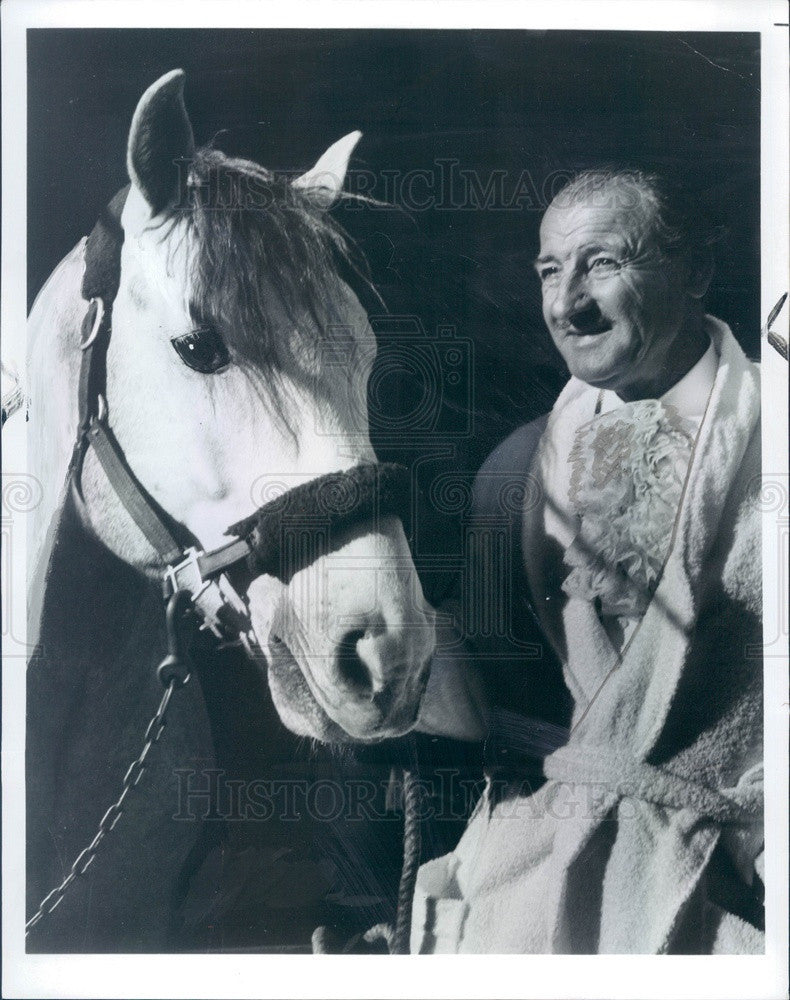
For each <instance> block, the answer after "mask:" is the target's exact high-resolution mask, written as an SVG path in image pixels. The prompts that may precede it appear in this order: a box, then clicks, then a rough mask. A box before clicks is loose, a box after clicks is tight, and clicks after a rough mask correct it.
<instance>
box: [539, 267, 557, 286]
mask: <svg viewBox="0 0 790 1000" xmlns="http://www.w3.org/2000/svg"><path fill="white" fill-rule="evenodd" d="M559 271H560V269H559V268H558V267H557V266H556V265H555V264H545V265H544V266H543V267H541V268H539V269H538V277H539V278H540V280H541V281H543V282H547V281H549V282H550V281H551V280H552V279H553V278H555V277H556V276H557V275H558V274H559Z"/></svg>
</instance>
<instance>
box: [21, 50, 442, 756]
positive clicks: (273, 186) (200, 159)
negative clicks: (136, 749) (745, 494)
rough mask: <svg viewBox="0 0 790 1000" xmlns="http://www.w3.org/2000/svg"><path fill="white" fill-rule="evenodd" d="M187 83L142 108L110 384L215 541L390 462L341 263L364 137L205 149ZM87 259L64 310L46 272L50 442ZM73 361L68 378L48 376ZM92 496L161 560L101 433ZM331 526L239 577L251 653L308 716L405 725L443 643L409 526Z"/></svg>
mask: <svg viewBox="0 0 790 1000" xmlns="http://www.w3.org/2000/svg"><path fill="white" fill-rule="evenodd" d="M183 84H184V74H183V72H181V71H180V70H176V71H173V72H171V73H168V74H167V75H166V76H164V77H162V78H161V79H160V80H158V81H157V82H156V83H154V84H153V85H152V86H151V87H150V88H149V89H148V90H147V91H146V92H145V94H144V95H143V96H142V98H141V100H140V102H139V104H138V107H137V109H136V111H135V114H134V117H133V120H132V125H131V129H130V133H129V140H128V153H127V168H128V174H129V181H130V186H129V189H128V193H127V194H126V197H125V202H124V204H123V210H122V213H121V215H120V225H121V227H122V231H123V233H122V243H121V245H120V268H119V272H118V274H119V282H118V288H117V293H116V295H115V298H114V302H113V306H112V320H111V337H110V338H109V341H108V345H107V351H106V376H105V382H104V384H105V386H106V391H105V394H104V395H105V397H106V410H107V413H106V419H107V421H108V423H109V425H110V426H111V428H112V433H113V435H114V437H115V439H116V440H117V442H118V445H119V447H120V449H121V451H122V454H123V457H124V460H125V463H126V464H127V466H128V467H129V469H130V470H131V471H132V472H133V474H134V476H135V477H136V479H137V481H138V482H139V483H140V484H141V485H142V487H143V488H144V490H145V491H146V493H147V494H148V495H149V496H150V497H151V498H152V499H153V501H154V502H155V504H156V506H157V507H158V508H159V509H160V511H161V512H162V517H163V518H165V520H166V521H167V523H170V524H172V525H173V526H174V531H177V532H180V534H181V536H182V537H186V538H188V539H189V541H190V543H191V544H193V545H194V546H195V547H196V548H198V549H201V550H204V551H209V550H212V549H215V548H217V547H218V546H221V545H223V544H224V543H226V542H227V541H228V538H227V534H226V532H227V529H228V526H229V525H234V524H236V523H238V522H244V521H245V519H246V520H249V519H250V515H251V514H253V513H254V512H255V510H256V508H258V507H259V506H261V504H262V502H263V501H267V500H271V499H273V498H276V497H277V496H279V495H280V494H283V493H284V492H285V491H290V490H292V489H293V488H294V487H299V486H302V485H303V484H307V483H311V482H313V481H319V482H320V481H321V477H324V476H326V475H327V474H329V473H334V472H339V471H343V470H350V469H353V468H355V467H358V466H360V465H361V464H367V463H375V461H376V459H375V455H374V453H373V449H372V446H371V443H370V438H369V432H368V424H367V409H366V387H367V381H368V377H369V374H370V371H371V366H372V364H373V362H374V359H375V354H376V345H375V339H374V336H373V333H372V331H371V329H370V326H369V323H368V318H367V315H366V313H365V311H364V309H363V308H362V306H361V304H360V302H359V300H358V298H357V297H356V295H355V294H354V292H353V291H352V290H351V288H350V287H349V285H348V284H347V283H346V282H345V281H344V280H343V279H342V277H341V270H342V266H343V264H344V263H348V262H349V252H350V251H349V247H348V243H347V240H346V238H345V237H344V234H343V232H342V230H341V229H340V228H339V227H338V226H337V225H336V224H335V223H334V222H333V220H332V219H331V218H330V216H329V214H328V211H327V209H328V208H329V207H330V206H331V204H332V203H333V202H334V201H335V200H336V199H337V198H339V197H341V191H342V185H343V181H344V177H345V173H346V169H347V164H348V160H349V157H350V155H351V153H352V151H353V148H354V145H355V144H356V141H357V139H358V138H359V133H353V134H352V135H350V136H347V137H346V138H345V139H341V140H340V141H339V142H338V143H335V145H334V146H332V147H331V148H330V149H329V150H328V151H327V153H326V154H325V155H324V156H323V157H321V159H320V160H319V161H318V163H317V164H316V166H315V167H314V168H313V169H312V170H311V171H309V172H308V173H307V174H304V175H302V176H300V177H298V178H297V179H295V180H293V179H289V178H287V177H280V176H278V175H275V174H273V173H272V172H270V171H268V170H265V169H264V168H263V167H261V166H259V165H258V164H255V163H252V162H250V161H247V160H240V159H234V158H230V157H227V156H225V155H224V154H222V153H220V152H218V151H216V150H214V149H212V148H196V147H195V144H194V140H193V132H192V126H191V124H190V121H189V118H188V116H187V112H186V109H185V106H184V101H183ZM83 266H84V264H83V261H82V251H80V252H78V253H77V252H75V253H73V254H72V255H71V258H67V261H66V262H65V263H64V264H63V265H61V268H65V270H63V271H62V273H61V279H60V285H61V286H62V285H63V284H64V283H70V285H71V289H70V295H71V304H70V305H69V306H68V307H66V306H64V304H63V302H62V301H61V302H60V304H59V305H58V306H57V307H54V306H53V304H52V302H51V299H52V296H53V295H54V294H56V293H57V291H58V289H57V287H53V288H51V289H50V290H49V292H47V290H46V289H45V291H44V292H42V294H41V296H40V301H39V302H38V303H37V305H36V307H34V310H33V314H32V317H31V319H32V323H33V328H34V332H35V333H37V337H36V343H35V344H34V347H33V366H34V367H36V366H38V368H39V369H40V372H39V376H38V384H39V390H40V392H41V394H42V395H45V396H47V398H46V399H43V400H41V405H42V409H43V410H44V411H47V408H49V412H50V417H49V422H48V426H49V432H50V442H49V444H48V445H45V444H44V443H43V442H42V447H41V453H42V455H44V456H46V454H47V450H48V449H49V450H50V451H51V449H52V447H53V445H52V443H51V441H52V440H54V439H57V440H61V439H64V440H65V439H68V438H69V437H71V438H72V439H73V434H74V431H75V429H76V423H77V419H76V413H75V398H76V386H75V381H76V371H77V365H78V356H79V350H78V344H77V343H76V339H77V336H78V331H79V323H80V322H81V321H82V314H83V313H84V311H85V303H84V302H83V301H80V300H79V299H78V298H77V297H76V296H75V294H74V289H73V284H74V276H75V271H77V270H78V269H79V268H81V267H83ZM57 284H58V282H56V285H57ZM61 290H62V289H61ZM53 308H55V311H56V313H57V319H58V322H57V323H54V324H53V323H52V315H53ZM53 326H54V328H55V329H53ZM48 329H49V330H50V332H51V335H50V336H49V338H48V337H47V330H48ZM53 337H58V338H59V342H58V343H57V344H53V341H52V338H53ZM59 362H60V363H61V364H62V366H63V367H64V368H65V370H66V371H67V372H68V373H69V375H70V378H69V389H68V392H67V393H66V394H61V393H59V392H58V391H57V390H54V389H51V388H50V387H51V385H52V379H53V378H55V377H56V374H57V373H56V372H55V371H54V369H53V365H57V364H58V363H59ZM61 378H62V370H61ZM45 383H46V384H45ZM58 401H60V402H58ZM33 407H34V409H35V399H34V400H33ZM44 425H45V429H44V431H43V433H44V434H47V430H46V427H47V421H46V420H45V421H44ZM340 482H343V481H342V480H340ZM352 485H353V483H352ZM80 493H81V497H82V499H83V506H82V516H83V518H84V520H85V522H86V524H87V525H88V526H89V528H90V530H91V531H93V532H94V533H95V535H96V536H97V537H98V538H99V539H100V540H101V542H102V543H103V544H104V545H106V546H107V547H108V548H109V549H110V550H111V551H112V552H113V553H115V554H116V555H117V556H119V557H120V558H121V559H122V560H124V561H125V562H127V563H129V564H131V565H132V566H134V567H135V568H137V569H138V570H139V571H140V572H142V573H144V574H146V575H148V576H149V577H152V578H155V577H161V575H162V571H163V566H162V560H161V558H160V556H159V554H158V553H157V552H156V551H155V549H154V548H153V547H152V546H151V545H150V543H149V542H148V541H147V539H146V537H145V535H144V534H143V533H142V532H141V531H140V529H139V527H138V525H137V524H136V523H135V521H134V520H133V519H132V518H131V517H130V516H129V513H128V512H127V510H126V508H125V507H124V506H123V505H122V504H121V503H120V502H119V497H118V494H117V490H116V489H115V488H114V486H113V484H112V482H111V481H110V479H109V478H108V475H107V473H106V470H105V468H104V467H103V466H102V464H101V462H100V461H98V460H97V458H96V455H95V454H94V452H93V451H91V450H88V451H87V452H86V453H85V455H84V460H83V462H82V467H81V473H80ZM341 500H342V498H341ZM313 513H315V511H314V512H313ZM308 534H309V539H311V541H309V542H305V544H310V545H312V544H314V539H315V532H312V533H308ZM324 541H325V544H324V545H323V546H321V545H318V547H317V549H316V550H315V551H314V552H311V554H310V555H309V557H308V558H305V557H304V556H303V555H302V556H299V557H297V558H295V559H293V560H292V562H291V565H290V568H287V567H286V569H285V571H283V572H263V573H260V574H258V575H251V578H248V579H246V580H245V582H244V586H243V588H242V590H241V594H242V597H243V600H244V603H245V604H246V606H247V612H248V615H249V621H250V623H251V629H252V633H253V634H254V642H253V645H252V655H253V656H254V657H255V658H256V660H257V661H258V662H259V663H260V665H261V669H262V670H263V669H265V670H266V671H267V672H268V683H269V687H270V690H271V694H272V698H273V701H274V703H275V705H276V707H277V710H278V712H279V714H280V716H281V718H282V720H283V722H284V723H285V725H286V726H288V727H289V728H290V729H291V730H293V731H294V732H296V733H298V734H303V735H307V736H311V737H315V738H317V739H320V740H325V741H332V742H334V741H342V740H348V739H349V738H351V739H356V740H375V739H380V738H384V737H391V736H396V735H400V734H402V733H404V732H406V731H407V730H408V729H409V728H410V727H411V726H412V725H413V723H414V721H415V718H416V716H417V713H418V710H419V704H420V699H421V696H422V693H423V690H424V686H425V683H426V678H427V672H428V664H429V660H430V658H431V655H432V652H433V649H434V642H435V639H434V625H433V614H432V611H431V609H430V608H429V607H428V606H427V604H426V602H425V600H424V597H423V594H422V589H421V586H420V582H419V579H418V577H417V574H416V571H415V568H414V565H413V563H412V560H411V555H410V551H409V548H408V544H407V541H406V536H405V533H404V528H403V525H402V522H401V520H400V519H399V518H398V517H397V516H396V515H395V514H394V513H392V512H384V513H383V514H382V515H381V516H377V515H374V514H371V516H370V517H367V518H366V519H365V520H364V521H360V522H358V523H354V524H352V525H345V526H344V528H343V530H342V531H335V532H334V533H333V534H332V537H331V538H328V539H325V540H324Z"/></svg>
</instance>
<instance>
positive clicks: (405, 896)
mask: <svg viewBox="0 0 790 1000" xmlns="http://www.w3.org/2000/svg"><path fill="white" fill-rule="evenodd" d="M408 753H409V767H408V768H404V770H403V867H402V868H401V874H400V882H399V883H398V901H397V909H396V911H395V922H394V924H392V923H386V922H385V923H381V924H375V926H373V927H371V928H370V930H367V931H365V933H364V934H362V935H356V936H354V937H353V938H352V939H351V940H350V941H349V942H348V943H347V944H346V946H345V947H344V948H343V949H341V951H342V952H348V951H350V949H351V948H352V947H353V945H355V944H356V943H357V942H358V941H359V939H360V936H361V938H362V940H364V941H365V942H367V943H368V944H374V943H375V942H376V941H384V942H385V943H386V945H387V949H388V951H389V953H390V955H408V954H410V950H409V941H410V937H411V915H412V906H413V903H414V887H415V883H416V881H417V872H418V871H419V868H420V856H421V853H422V822H421V809H420V806H421V803H422V794H423V789H422V785H421V784H420V778H419V772H418V769H417V751H416V746H415V742H414V738H413V737H410V738H409V740H408ZM328 936H329V935H328V932H327V928H326V927H317V928H316V929H315V931H313V939H312V946H313V954H314V955H324V954H329V953H330V952H333V951H336V950H337V949H335V948H331V947H330V945H329V943H328Z"/></svg>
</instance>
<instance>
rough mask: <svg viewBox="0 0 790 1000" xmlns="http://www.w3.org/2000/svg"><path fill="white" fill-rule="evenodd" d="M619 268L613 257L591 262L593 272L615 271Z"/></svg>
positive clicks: (595, 259)
mask: <svg viewBox="0 0 790 1000" xmlns="http://www.w3.org/2000/svg"><path fill="white" fill-rule="evenodd" d="M619 266H620V265H619V263H618V262H617V261H616V260H615V259H614V258H613V257H595V258H593V260H591V261H590V265H589V269H590V270H591V271H614V270H616V269H617V268H618V267H619Z"/></svg>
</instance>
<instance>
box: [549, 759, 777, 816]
mask: <svg viewBox="0 0 790 1000" xmlns="http://www.w3.org/2000/svg"><path fill="white" fill-rule="evenodd" d="M543 772H544V774H545V775H546V777H547V778H549V779H550V780H552V781H561V782H563V783H567V784H572V785H573V784H581V785H585V784H591V785H601V786H603V788H604V789H605V790H606V791H607V792H609V793H612V794H613V796H614V798H615V800H617V799H625V798H636V799H641V800H643V801H644V802H652V803H653V804H655V805H659V806H664V807H666V808H669V809H690V810H692V811H693V812H695V813H697V814H698V816H699V818H700V819H708V820H712V821H714V822H717V823H734V824H747V825H749V824H753V823H755V822H758V821H759V820H760V819H761V818H762V813H763V785H762V781H754V782H746V783H741V784H739V785H738V786H737V787H734V788H728V789H727V790H726V792H725V791H722V790H718V789H715V788H711V787H709V786H708V785H703V784H700V783H699V782H697V781H690V780H689V779H688V778H683V777H681V776H680V775H677V774H672V773H671V772H669V771H666V770H664V769H663V768H660V767H655V766H654V765H653V764H647V763H644V762H642V761H638V760H626V759H623V757H622V756H618V755H617V754H616V753H614V752H613V751H612V750H611V749H610V748H608V747H595V746H592V747H579V748H572V747H568V746H565V747H562V748H560V749H559V750H556V751H555V752H554V753H552V754H551V755H550V756H548V757H546V758H545V760H544V761H543Z"/></svg>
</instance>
